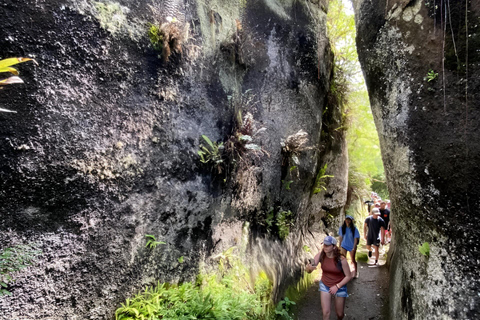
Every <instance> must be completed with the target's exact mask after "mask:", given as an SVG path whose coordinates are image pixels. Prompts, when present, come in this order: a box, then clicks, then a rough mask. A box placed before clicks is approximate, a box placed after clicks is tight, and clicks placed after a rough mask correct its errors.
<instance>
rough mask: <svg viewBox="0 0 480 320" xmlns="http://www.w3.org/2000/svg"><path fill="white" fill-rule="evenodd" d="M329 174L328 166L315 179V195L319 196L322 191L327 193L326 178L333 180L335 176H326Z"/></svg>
mask: <svg viewBox="0 0 480 320" xmlns="http://www.w3.org/2000/svg"><path fill="white" fill-rule="evenodd" d="M326 172H327V164H326V163H325V165H324V166H323V168H321V169H320V170H319V171H318V174H317V177H316V178H315V184H314V185H313V194H317V193H319V192H322V191H327V188H326V187H325V179H326V178H333V177H334V176H332V175H329V174H325V173H326Z"/></svg>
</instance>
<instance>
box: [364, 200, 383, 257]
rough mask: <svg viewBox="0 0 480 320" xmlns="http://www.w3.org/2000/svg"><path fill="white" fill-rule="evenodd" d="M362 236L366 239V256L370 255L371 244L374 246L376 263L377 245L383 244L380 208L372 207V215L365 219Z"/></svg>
mask: <svg viewBox="0 0 480 320" xmlns="http://www.w3.org/2000/svg"><path fill="white" fill-rule="evenodd" d="M367 230H368V234H367ZM363 237H364V238H365V240H367V249H368V256H369V257H370V258H371V257H372V246H373V247H374V248H375V264H377V263H378V256H379V252H378V247H379V246H380V243H381V244H385V240H384V237H385V221H383V219H382V218H380V210H379V209H378V208H373V209H372V215H371V216H368V217H367V219H365V224H364V226H363Z"/></svg>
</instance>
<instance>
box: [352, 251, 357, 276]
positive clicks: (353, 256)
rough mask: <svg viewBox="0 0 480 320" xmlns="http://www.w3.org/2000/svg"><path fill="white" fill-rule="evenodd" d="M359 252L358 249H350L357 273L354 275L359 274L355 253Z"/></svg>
mask: <svg viewBox="0 0 480 320" xmlns="http://www.w3.org/2000/svg"><path fill="white" fill-rule="evenodd" d="M356 254H357V250H356V249H353V250H352V251H350V258H352V262H353V266H354V267H355V273H354V277H356V276H357V273H358V270H357V260H356V259H355V255H356Z"/></svg>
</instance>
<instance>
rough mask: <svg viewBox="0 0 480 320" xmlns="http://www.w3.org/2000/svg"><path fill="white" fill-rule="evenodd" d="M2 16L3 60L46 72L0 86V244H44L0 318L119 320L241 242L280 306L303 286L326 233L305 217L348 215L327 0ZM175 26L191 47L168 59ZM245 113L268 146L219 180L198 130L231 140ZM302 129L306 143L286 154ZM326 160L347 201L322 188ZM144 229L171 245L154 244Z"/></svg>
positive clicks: (2, 300)
mask: <svg viewBox="0 0 480 320" xmlns="http://www.w3.org/2000/svg"><path fill="white" fill-rule="evenodd" d="M0 15H1V16H2V24H1V25H2V27H1V28H0V56H1V58H6V57H12V56H29V57H33V58H35V59H36V61H37V62H38V65H33V64H32V63H24V64H21V65H18V69H19V70H20V76H21V77H22V79H23V80H24V81H25V84H22V85H15V86H13V85H12V86H8V87H5V88H4V89H3V90H1V92H0V106H1V107H2V108H7V109H10V110H15V111H17V113H0V155H1V161H0V177H1V178H0V184H1V187H0V203H1V206H0V244H1V248H2V249H3V248H7V247H11V246H14V245H17V244H34V245H36V246H37V248H38V249H40V250H42V254H40V255H39V256H38V257H37V259H36V261H35V262H34V263H33V265H32V266H30V267H29V268H27V269H24V270H23V271H22V272H19V273H17V274H15V279H16V281H15V282H10V283H9V286H8V288H7V289H8V290H9V291H10V292H12V296H2V297H0V318H1V319H40V318H49V319H110V318H111V317H112V315H113V312H114V310H115V309H116V308H117V307H118V306H119V304H120V302H122V301H124V299H125V298H128V297H131V296H132V295H133V294H134V293H135V292H137V291H138V290H139V289H141V288H143V287H144V286H145V285H150V284H154V283H156V281H157V280H158V281H161V282H163V281H183V280H191V279H192V278H193V277H194V276H195V275H196V274H197V273H198V271H199V269H198V266H199V264H200V263H201V262H202V261H207V262H208V261H209V259H208V258H209V257H210V256H212V255H213V254H214V253H218V252H219V251H221V250H224V249H226V248H228V247H230V246H233V245H240V244H242V245H243V247H245V248H247V247H248V250H249V252H248V254H247V256H250V257H251V258H250V259H251V260H252V261H255V265H253V263H252V268H254V269H255V268H256V269H266V270H267V271H268V274H269V275H270V277H271V278H272V279H273V280H274V283H275V287H276V288H277V289H276V290H277V294H279V293H280V292H281V291H282V290H283V289H284V287H285V286H286V285H288V284H289V283H292V282H293V281H294V280H295V278H296V277H298V275H299V270H301V265H302V264H303V261H302V259H304V257H303V255H304V254H305V253H304V252H303V250H301V248H302V247H303V245H305V244H309V245H310V246H311V247H312V248H313V246H314V241H315V239H314V238H312V235H313V234H315V232H308V231H316V232H317V234H318V233H321V232H323V231H324V228H325V226H324V225H322V223H319V224H315V228H314V229H315V230H310V229H309V223H311V222H312V221H317V222H318V221H320V220H319V219H320V218H321V216H322V214H324V213H325V210H336V211H335V212H340V211H341V210H339V208H340V207H342V206H343V204H344V198H345V195H343V194H342V192H341V190H345V189H346V177H347V175H346V169H345V168H346V166H345V165H346V156H345V154H343V152H345V148H344V147H343V146H344V142H343V140H342V139H343V137H342V135H340V136H337V137H336V138H337V140H335V141H333V142H332V141H329V138H328V135H323V136H322V134H321V130H322V123H323V122H324V119H323V118H322V114H323V111H324V109H325V104H326V101H327V99H326V97H327V92H328V89H329V87H330V79H331V76H332V61H333V59H332V54H331V51H330V46H329V43H328V40H327V38H326V13H325V3H324V1H318V0H317V1H311V0H310V1H275V0H264V1H239V0H218V1H216V0H210V1H193V0H188V1H176V0H165V1H127V0H122V1H119V2H108V1H98V2H96V1H87V0H80V1H73V0H72V1H69V0H45V1H36V0H35V1H34V0H27V1H21V2H19V1H14V0H0ZM168 17H170V18H172V19H175V20H177V21H178V25H179V27H178V34H181V35H182V36H181V37H182V38H183V43H182V53H181V54H180V53H175V52H173V53H172V55H171V56H170V57H169V61H168V62H167V61H164V59H162V58H161V57H159V52H158V51H156V50H154V49H153V47H152V46H151V44H150V41H149V38H148V35H147V34H148V32H147V31H148V23H149V22H150V23H163V22H166V21H167V19H169V18H168ZM169 20H170V19H169ZM240 98H242V101H244V102H242V103H240V102H238V101H239V100H240ZM236 107H237V108H238V107H240V108H241V109H242V111H243V116H246V115H247V114H248V113H250V114H251V115H252V117H253V119H254V121H253V123H254V125H255V127H256V129H257V130H258V129H260V130H259V132H258V133H257V135H254V137H253V141H252V143H255V144H258V145H260V146H261V147H262V149H263V151H262V152H257V153H250V154H244V157H243V159H245V161H246V165H244V166H240V168H239V169H238V170H237V169H235V170H234V169H230V170H229V171H228V172H227V174H225V173H222V174H220V175H218V174H214V173H212V170H211V168H209V167H208V166H203V165H202V164H201V163H200V161H199V156H198V154H197V151H198V150H199V148H200V144H201V143H203V144H205V142H204V141H203V139H201V135H206V136H208V137H209V138H210V139H211V140H213V141H219V142H221V141H223V142H226V141H227V140H228V138H229V137H231V135H232V131H233V129H234V123H235V118H236ZM329 109H330V110H334V107H333V106H330V108H329ZM332 112H333V111H332ZM334 114H340V115H341V112H336V113H334ZM329 123H332V124H334V123H335V119H334V116H332V117H330V119H329ZM262 128H265V129H262ZM300 130H303V131H304V132H306V134H307V135H308V142H307V143H306V144H305V145H304V146H303V147H302V148H299V149H297V150H296V151H295V152H290V153H288V152H282V146H281V142H282V141H285V140H287V138H288V137H289V136H292V135H295V134H296V133H298V132H299V131H300ZM262 131H263V132H262ZM336 144H338V146H336ZM326 145H328V146H329V147H328V148H326V147H325V146H326ZM335 152H338V157H336V156H335ZM327 154H328V157H327ZM337 158H338V159H342V160H341V161H343V162H344V163H338V164H335V162H338V159H337ZM237 160H238V159H237ZM327 162H330V163H329V167H330V168H337V169H335V179H338V180H336V181H338V182H337V183H336V184H338V185H334V183H333V182H332V181H327V183H329V185H328V186H329V187H328V188H330V190H333V189H335V190H339V191H338V192H336V193H335V194H333V193H331V192H330V193H328V194H326V193H318V194H313V192H312V188H313V187H314V183H315V176H316V174H317V172H318V171H319V169H320V167H321V166H323V165H324V164H325V163H327ZM292 167H295V168H294V169H292V170H290V169H291V168H292ZM213 171H215V170H213ZM327 174H330V173H329V172H327ZM282 180H283V181H284V182H285V181H287V182H288V181H292V182H291V183H290V184H289V187H288V188H287V185H286V184H285V183H284V182H282ZM342 183H343V184H344V185H342ZM327 190H328V189H327ZM325 197H328V198H329V199H328V201H329V204H327V205H326V206H323V207H324V208H322V201H323V200H322V199H324V198H325ZM336 197H338V199H337V200H336ZM313 202H315V205H313V204H312V203H313ZM271 207H273V208H274V210H277V211H279V210H290V211H291V212H292V213H293V216H292V219H291V221H292V222H293V224H294V226H293V227H292V228H291V231H290V234H289V236H288V237H287V239H286V240H285V241H281V240H280V239H279V237H278V235H277V234H276V233H275V230H270V233H269V232H267V231H268V230H266V229H265V223H264V222H265V221H264V220H265V215H266V212H268V210H270V208H271ZM325 208H326V209H325ZM246 222H248V223H246ZM262 223H263V224H262ZM147 234H151V235H154V236H155V237H156V239H157V240H159V241H160V240H161V241H164V242H166V244H163V245H158V246H157V247H156V248H155V249H153V250H152V249H147V248H145V244H146V239H145V235H147ZM245 239H246V240H245ZM245 242H247V243H245ZM247 244H248V246H247ZM182 256H183V257H184V261H185V262H184V263H180V262H179V258H180V257H182ZM180 260H182V259H180ZM279 262H281V263H279ZM280 284H282V285H283V287H282V286H281V285H280Z"/></svg>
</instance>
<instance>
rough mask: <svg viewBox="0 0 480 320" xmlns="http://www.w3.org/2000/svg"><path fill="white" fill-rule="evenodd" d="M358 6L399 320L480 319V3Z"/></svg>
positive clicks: (370, 1)
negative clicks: (386, 197) (388, 202)
mask: <svg viewBox="0 0 480 320" xmlns="http://www.w3.org/2000/svg"><path fill="white" fill-rule="evenodd" d="M353 3H354V7H355V16H356V24H357V47H358V53H359V58H360V62H361V65H362V68H363V70H364V74H365V77H366V81H367V87H368V90H369V95H370V101H371V105H372V110H373V114H374V119H375V123H376V126H377V129H378V132H379V137H380V143H381V148H382V157H383V161H384V165H385V170H386V174H387V181H388V187H389V191H390V195H391V198H392V203H393V209H392V215H393V216H392V223H393V230H394V231H393V232H394V241H393V246H392V249H391V251H390V259H391V273H390V276H391V284H390V311H391V318H392V319H478V318H479V317H480V296H479V292H480V282H479V279H478V272H479V270H480V251H479V250H478V246H477V243H478V242H479V241H480V231H479V228H478V223H477V221H476V216H478V212H479V210H478V208H479V204H480V203H479V201H480V192H479V189H478V187H477V186H478V182H479V181H480V171H479V170H478V164H479V163H480V139H479V138H480V130H479V127H478V126H479V116H480V110H479V109H478V108H477V106H478V105H479V104H480V96H479V91H480V81H479V77H478V72H479V71H480V70H479V66H480V65H479V63H480V60H479V57H480V56H479V55H478V50H480V34H479V31H480V30H479V18H478V17H479V16H480V11H479V2H478V1H438V0H437V1H423V0H402V1H392V0H390V1H384V0H365V1H362V0H355V1H353ZM466 13H468V14H467V16H466ZM467 34H468V36H467ZM425 242H427V243H428V244H429V246H430V252H429V254H428V255H423V254H422V253H421V252H420V250H419V245H422V244H423V243H425Z"/></svg>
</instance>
